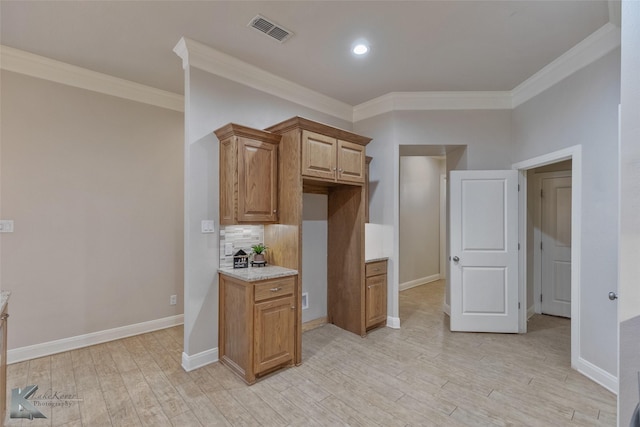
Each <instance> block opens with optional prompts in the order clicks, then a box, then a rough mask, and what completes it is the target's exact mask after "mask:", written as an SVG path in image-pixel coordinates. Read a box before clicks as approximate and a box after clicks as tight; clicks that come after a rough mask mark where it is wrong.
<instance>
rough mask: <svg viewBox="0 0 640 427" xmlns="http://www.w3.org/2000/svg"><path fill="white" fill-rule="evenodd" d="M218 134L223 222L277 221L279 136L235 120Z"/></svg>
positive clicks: (221, 217)
mask: <svg viewBox="0 0 640 427" xmlns="http://www.w3.org/2000/svg"><path fill="white" fill-rule="evenodd" d="M215 134H216V136H217V137H218V139H219V140H220V223H221V224H223V225H225V224H238V223H253V224H255V223H274V222H277V221H278V144H279V142H280V136H278V135H273V134H271V133H269V132H264V131H260V130H257V129H251V128H248V127H245V126H240V125H236V124H233V123H231V124H228V125H226V126H224V127H222V128H220V129H218V130H216V131H215Z"/></svg>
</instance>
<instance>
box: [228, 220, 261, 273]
mask: <svg viewBox="0 0 640 427" xmlns="http://www.w3.org/2000/svg"><path fill="white" fill-rule="evenodd" d="M227 243H231V244H232V245H233V253H236V252H237V251H238V250H240V249H242V250H243V251H245V252H246V253H248V254H249V253H251V246H252V245H256V244H258V243H264V225H227V226H224V228H223V229H222V230H221V232H220V268H227V267H233V255H228V256H225V255H224V247H225V244H227Z"/></svg>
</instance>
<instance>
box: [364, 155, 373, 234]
mask: <svg viewBox="0 0 640 427" xmlns="http://www.w3.org/2000/svg"><path fill="white" fill-rule="evenodd" d="M371 160H373V157H369V156H367V157H365V167H364V222H369V197H370V196H369V194H370V193H369V176H370V174H369V171H370V166H371Z"/></svg>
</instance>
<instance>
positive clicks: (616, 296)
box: [609, 292, 618, 301]
mask: <svg viewBox="0 0 640 427" xmlns="http://www.w3.org/2000/svg"><path fill="white" fill-rule="evenodd" d="M609 299H610V300H611V301H613V300H617V299H618V294H616V293H615V292H609Z"/></svg>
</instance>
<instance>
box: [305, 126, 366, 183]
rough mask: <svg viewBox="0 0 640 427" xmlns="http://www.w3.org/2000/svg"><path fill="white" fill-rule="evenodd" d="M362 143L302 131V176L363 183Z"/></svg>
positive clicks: (363, 155) (363, 156)
mask: <svg viewBox="0 0 640 427" xmlns="http://www.w3.org/2000/svg"><path fill="white" fill-rule="evenodd" d="M364 158H365V154H364V146H363V145H359V144H354V143H352V142H348V141H343V140H340V139H336V138H332V137H330V136H327V135H323V134H320V133H316V132H310V131H308V130H303V131H302V175H303V176H306V177H310V178H322V179H326V180H331V181H338V182H349V183H359V184H363V183H364V164H365V161H364Z"/></svg>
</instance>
